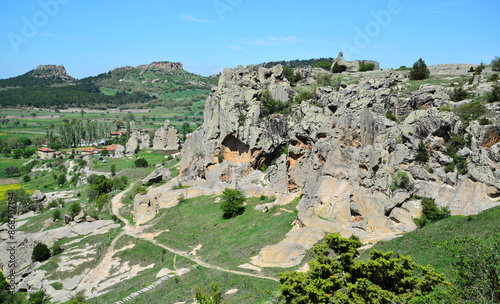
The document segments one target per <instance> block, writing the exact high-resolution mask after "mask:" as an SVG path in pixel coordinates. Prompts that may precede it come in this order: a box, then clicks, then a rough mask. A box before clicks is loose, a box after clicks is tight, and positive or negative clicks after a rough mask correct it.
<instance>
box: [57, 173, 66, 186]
mask: <svg viewBox="0 0 500 304" xmlns="http://www.w3.org/2000/svg"><path fill="white" fill-rule="evenodd" d="M57 183H58V184H59V185H64V184H66V174H64V173H63V174H61V175H59V176H58V177H57Z"/></svg>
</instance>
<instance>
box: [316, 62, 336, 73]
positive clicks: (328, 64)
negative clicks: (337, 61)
mask: <svg viewBox="0 0 500 304" xmlns="http://www.w3.org/2000/svg"><path fill="white" fill-rule="evenodd" d="M313 67H314V68H322V69H323V70H326V71H330V69H331V68H332V63H331V62H329V61H326V60H324V61H320V62H318V63H316V64H315V65H314V66H313Z"/></svg>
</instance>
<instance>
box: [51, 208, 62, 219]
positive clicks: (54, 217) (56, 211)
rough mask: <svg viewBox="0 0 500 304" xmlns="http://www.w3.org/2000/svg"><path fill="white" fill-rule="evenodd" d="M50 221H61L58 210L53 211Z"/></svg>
mask: <svg viewBox="0 0 500 304" xmlns="http://www.w3.org/2000/svg"><path fill="white" fill-rule="evenodd" d="M52 219H53V220H54V221H58V220H60V219H61V211H59V210H54V212H52Z"/></svg>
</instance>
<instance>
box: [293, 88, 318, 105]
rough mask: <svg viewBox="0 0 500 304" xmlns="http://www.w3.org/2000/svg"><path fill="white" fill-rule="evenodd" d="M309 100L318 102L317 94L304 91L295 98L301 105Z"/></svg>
mask: <svg viewBox="0 0 500 304" xmlns="http://www.w3.org/2000/svg"><path fill="white" fill-rule="evenodd" d="M309 99H312V100H316V94H314V93H313V92H308V91H304V92H302V93H300V94H299V95H297V96H295V102H296V103H301V102H302V101H304V100H309Z"/></svg>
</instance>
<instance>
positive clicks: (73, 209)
mask: <svg viewBox="0 0 500 304" xmlns="http://www.w3.org/2000/svg"><path fill="white" fill-rule="evenodd" d="M80 211H82V206H80V204H79V203H76V202H75V203H73V204H71V206H69V213H70V214H71V216H76V215H78V213H80Z"/></svg>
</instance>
